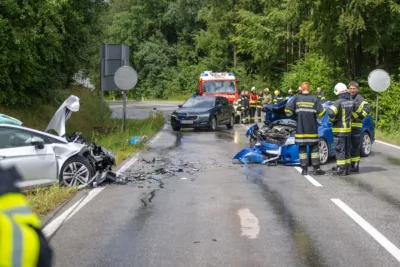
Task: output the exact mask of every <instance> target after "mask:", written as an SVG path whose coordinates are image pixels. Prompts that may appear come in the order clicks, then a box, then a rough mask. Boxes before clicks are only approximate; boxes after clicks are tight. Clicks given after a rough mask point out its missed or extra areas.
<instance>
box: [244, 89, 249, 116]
mask: <svg viewBox="0 0 400 267" xmlns="http://www.w3.org/2000/svg"><path fill="white" fill-rule="evenodd" d="M244 96H245V97H246V123H249V122H250V96H249V91H245V92H244Z"/></svg>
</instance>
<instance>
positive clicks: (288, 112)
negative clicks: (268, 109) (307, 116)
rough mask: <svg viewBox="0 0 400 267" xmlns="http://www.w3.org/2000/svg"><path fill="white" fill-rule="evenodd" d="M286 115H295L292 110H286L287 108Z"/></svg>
mask: <svg viewBox="0 0 400 267" xmlns="http://www.w3.org/2000/svg"><path fill="white" fill-rule="evenodd" d="M285 113H287V114H293V112H292V111H291V110H290V109H286V108H285Z"/></svg>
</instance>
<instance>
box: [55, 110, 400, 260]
mask: <svg viewBox="0 0 400 267" xmlns="http://www.w3.org/2000/svg"><path fill="white" fill-rule="evenodd" d="M156 104H157V105H158V106H157V109H162V111H163V112H164V114H165V115H166V116H167V117H168V115H169V114H170V113H171V112H172V110H174V109H175V107H176V103H172V104H171V103H167V104H166V103H130V104H129V105H128V106H129V110H128V114H129V115H128V117H129V116H133V115H135V114H137V113H138V111H137V110H133V109H134V108H135V107H136V106H138V107H141V109H144V110H151V109H152V107H153V106H155V105H156ZM114 108H116V107H114ZM143 112H145V111H143ZM139 113H140V112H139ZM245 131H246V128H245V127H244V126H243V125H235V127H234V129H232V130H228V129H226V127H220V129H219V130H218V131H216V132H209V131H192V130H184V131H181V132H173V131H172V130H171V128H170V126H169V125H167V126H166V127H164V129H163V130H162V131H161V132H160V134H159V135H158V136H157V137H156V138H155V139H154V140H153V141H152V143H151V145H150V146H151V149H150V150H149V151H147V152H145V153H144V154H142V155H141V157H140V160H138V161H137V162H136V163H135V164H133V165H132V166H131V167H130V168H128V169H127V170H126V171H125V172H124V174H125V175H127V176H135V177H137V176H138V174H143V175H145V177H144V179H145V180H143V181H136V182H131V183H129V184H127V185H107V186H106V187H105V188H104V189H102V191H101V192H100V193H99V194H98V195H97V196H96V197H95V198H93V199H92V200H91V201H89V202H88V203H87V204H86V205H85V206H84V207H83V208H82V209H81V210H80V211H79V212H77V213H76V214H75V215H74V216H73V217H71V218H70V219H69V220H68V221H67V222H66V223H65V224H63V225H62V226H61V228H60V229H59V231H58V232H57V233H56V234H55V236H54V237H53V238H52V239H51V243H50V244H51V245H52V247H53V248H54V253H55V264H54V266H146V267H150V266H335V267H338V266H352V267H354V266H363V267H365V266H399V265H400V250H399V249H398V248H399V247H400V225H399V218H400V193H399V192H400V181H399V180H400V179H399V178H400V176H399V172H400V149H398V148H394V147H390V146H387V145H383V144H380V143H375V144H374V145H373V153H372V155H371V156H370V157H368V158H362V163H361V169H360V171H361V173H360V174H356V175H351V176H349V177H341V178H337V177H333V176H332V171H331V167H332V166H333V165H334V161H331V162H330V163H329V164H327V165H323V169H325V170H327V174H326V175H325V176H316V177H311V176H310V177H304V176H302V175H301V174H300V172H299V171H298V170H297V169H296V168H294V167H284V166H264V165H248V166H244V165H240V164H232V160H231V159H232V157H233V156H234V154H235V153H237V152H238V151H239V150H240V149H241V148H243V147H245V146H246V143H247V140H246V138H245ZM141 159H144V160H145V161H142V160H141ZM153 159H154V161H153ZM148 162H149V163H148ZM156 169H157V174H146V172H155V170H156ZM163 172H167V173H164V174H163ZM147 178H150V179H147ZM95 190H96V189H95Z"/></svg>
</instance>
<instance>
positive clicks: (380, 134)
mask: <svg viewBox="0 0 400 267" xmlns="http://www.w3.org/2000/svg"><path fill="white" fill-rule="evenodd" d="M375 138H376V139H378V140H381V141H384V142H388V143H391V144H394V145H400V132H398V131H393V132H387V131H382V130H379V129H376V130H375Z"/></svg>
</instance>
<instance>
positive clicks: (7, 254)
mask: <svg viewBox="0 0 400 267" xmlns="http://www.w3.org/2000/svg"><path fill="white" fill-rule="evenodd" d="M12 233H13V227H12V223H11V220H10V218H9V217H8V216H6V215H5V214H1V213H0V266H10V267H11V266H13V265H12V264H13V263H12V247H13V239H12Z"/></svg>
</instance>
